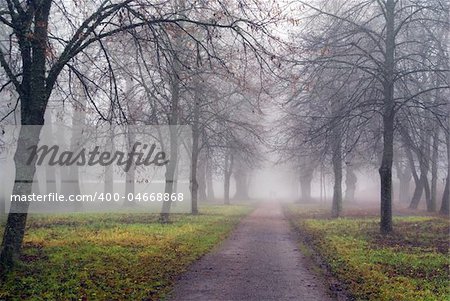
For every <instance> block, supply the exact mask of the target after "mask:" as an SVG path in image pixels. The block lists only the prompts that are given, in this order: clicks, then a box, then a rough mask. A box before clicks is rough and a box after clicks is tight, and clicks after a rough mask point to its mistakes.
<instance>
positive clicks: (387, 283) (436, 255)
mask: <svg viewBox="0 0 450 301" xmlns="http://www.w3.org/2000/svg"><path fill="white" fill-rule="evenodd" d="M314 207H315V208H314ZM286 213H287V215H288V217H289V219H290V220H291V221H292V223H293V225H294V226H295V227H296V229H297V231H298V232H299V233H300V234H301V237H302V240H303V242H304V243H305V244H306V245H307V246H308V247H310V248H311V249H312V251H313V252H315V253H316V254H317V255H318V256H319V259H321V260H322V261H323V263H324V264H325V265H326V266H327V267H328V268H329V270H330V272H331V273H332V274H333V275H334V276H336V277H337V278H338V279H339V280H340V282H341V283H342V285H343V287H345V288H346V289H347V290H348V293H349V294H350V295H351V296H352V297H353V298H354V299H356V300H379V301H391V300H392V301H393V300H395V301H411V300H414V301H421V300H423V301H444V300H450V281H449V257H448V251H449V235H448V234H449V228H450V227H449V226H450V222H449V220H448V218H445V217H442V216H438V215H431V216H425V215H423V213H420V214H419V215H417V216H411V214H415V213H414V212H411V211H407V210H401V211H399V212H397V213H398V216H396V217H394V232H393V233H392V234H390V235H381V234H380V233H379V218H378V217H376V213H374V212H373V210H362V209H351V210H347V211H346V212H344V214H343V215H344V217H343V218H339V219H331V218H329V210H328V209H321V208H317V206H312V207H310V208H307V207H305V206H289V207H288V208H286ZM408 214H409V216H408Z"/></svg>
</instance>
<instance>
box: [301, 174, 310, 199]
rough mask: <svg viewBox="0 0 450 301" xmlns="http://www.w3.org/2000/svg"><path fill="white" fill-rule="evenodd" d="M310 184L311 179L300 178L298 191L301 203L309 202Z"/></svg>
mask: <svg viewBox="0 0 450 301" xmlns="http://www.w3.org/2000/svg"><path fill="white" fill-rule="evenodd" d="M311 182H312V177H310V176H305V175H301V176H300V190H301V193H302V195H301V198H300V200H301V201H304V202H307V201H310V200H311Z"/></svg>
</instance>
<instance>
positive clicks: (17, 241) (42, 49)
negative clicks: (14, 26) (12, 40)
mask: <svg viewBox="0 0 450 301" xmlns="http://www.w3.org/2000/svg"><path fill="white" fill-rule="evenodd" d="M51 4H52V1H51V0H45V1H42V2H40V3H39V5H36V8H35V9H36V11H35V16H34V24H35V27H34V34H33V39H32V40H30V39H28V40H27V42H25V41H24V40H21V42H23V43H22V44H21V47H20V48H21V49H20V51H21V57H22V70H23V74H22V83H21V95H20V97H21V98H20V109H21V124H22V125H38V126H35V127H33V128H32V129H30V128H29V127H27V128H25V127H22V128H21V130H20V132H19V139H18V143H17V149H16V153H15V155H14V162H15V164H16V181H15V183H14V187H13V194H22V195H26V194H30V193H31V185H32V181H33V178H34V174H35V171H36V167H35V160H34V161H32V162H31V164H30V165H26V164H25V162H26V159H27V158H28V152H29V150H28V148H29V147H31V146H33V145H37V144H38V142H39V135H40V132H41V129H42V125H43V124H44V115H45V109H46V107H47V103H48V99H49V97H50V95H48V93H47V91H46V78H45V75H46V50H47V37H48V34H47V26H48V17H49V13H50V7H51ZM28 206H29V202H14V203H12V204H11V208H10V213H9V214H8V219H7V222H6V225H5V232H4V235H3V241H2V251H1V254H0V268H1V273H3V274H6V273H7V272H8V271H10V270H11V269H12V267H13V264H14V261H15V260H16V259H17V258H18V256H19V253H20V248H21V246H22V241H23V237H24V233H25V225H26V220H27V212H28ZM16 212H20V213H16Z"/></svg>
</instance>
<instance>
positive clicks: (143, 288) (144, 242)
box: [0, 206, 251, 300]
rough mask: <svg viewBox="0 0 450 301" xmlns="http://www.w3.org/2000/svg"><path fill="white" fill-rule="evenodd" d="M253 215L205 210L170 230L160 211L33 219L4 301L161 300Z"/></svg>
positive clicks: (235, 209) (181, 218) (1, 292)
mask: <svg viewBox="0 0 450 301" xmlns="http://www.w3.org/2000/svg"><path fill="white" fill-rule="evenodd" d="M250 210H251V207H249V206H208V207H204V208H201V214H200V215H198V216H190V215H173V216H172V221H173V223H171V224H169V225H160V224H159V223H158V222H157V218H158V215H156V214H70V215H41V216H39V215H34V216H31V217H30V219H29V222H28V224H27V232H26V236H25V241H24V248H23V254H22V256H21V262H20V263H19V265H18V267H17V269H16V270H15V271H14V272H12V273H11V274H10V275H9V276H8V278H7V280H6V281H5V282H4V283H2V284H1V285H0V300H159V299H161V298H163V297H164V295H165V294H167V292H168V291H169V290H170V285H171V283H172V281H173V280H174V278H175V277H176V276H177V275H179V274H180V273H181V272H183V271H184V270H185V269H186V267H187V266H188V265H189V264H190V263H192V262H193V261H194V260H196V259H198V258H199V257H200V256H202V255H203V254H205V253H207V252H208V251H209V250H211V248H212V247H213V246H214V245H216V244H217V243H218V242H219V241H220V240H222V239H223V238H224V237H225V236H226V235H227V234H228V233H229V232H230V231H231V230H232V229H233V227H234V226H235V225H236V224H237V223H238V222H239V220H240V218H241V217H243V216H244V215H246V214H247V213H249V212H250ZM0 230H1V233H3V231H2V230H3V229H0Z"/></svg>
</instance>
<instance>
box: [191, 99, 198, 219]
mask: <svg viewBox="0 0 450 301" xmlns="http://www.w3.org/2000/svg"><path fill="white" fill-rule="evenodd" d="M199 101H200V100H199V99H198V98H197V97H196V99H195V104H194V112H193V124H192V162H191V195H192V210H191V213H192V214H198V177H197V170H198V158H199V152H200V146H199V141H200V127H199V117H200V115H199V114H200V103H199Z"/></svg>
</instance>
